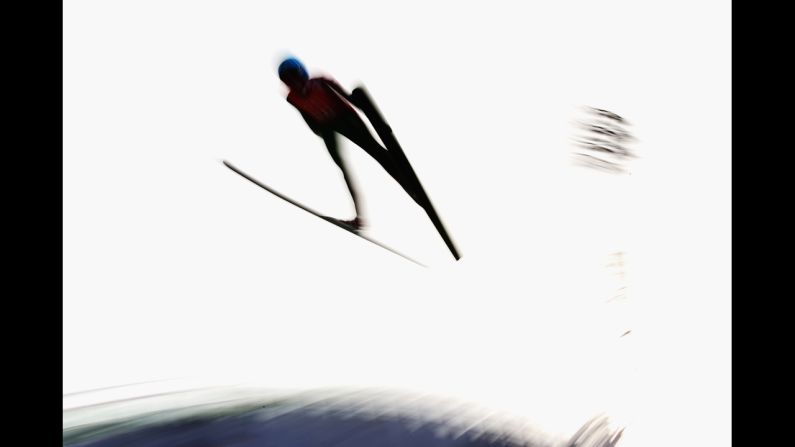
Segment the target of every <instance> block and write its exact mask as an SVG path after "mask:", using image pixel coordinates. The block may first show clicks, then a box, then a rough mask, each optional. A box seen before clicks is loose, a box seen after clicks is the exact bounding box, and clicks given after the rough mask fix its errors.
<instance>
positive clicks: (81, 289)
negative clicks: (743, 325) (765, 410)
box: [63, 0, 731, 446]
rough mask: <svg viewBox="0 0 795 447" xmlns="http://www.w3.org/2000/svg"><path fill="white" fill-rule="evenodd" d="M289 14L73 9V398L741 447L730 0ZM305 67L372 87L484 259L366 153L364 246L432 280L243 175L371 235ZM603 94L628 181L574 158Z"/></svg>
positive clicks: (442, 209) (67, 341)
mask: <svg viewBox="0 0 795 447" xmlns="http://www.w3.org/2000/svg"><path fill="white" fill-rule="evenodd" d="M278 3H279V4H280V6H275V5H276V4H277V2H256V1H224V2H222V1H162V0H161V1H144V0H137V1H126V2H122V1H114V2H108V1H67V2H65V4H64V371H63V373H64V392H65V393H68V392H72V391H79V390H83V389H90V388H97V387H103V386H110V385H119V384H125V383H133V382H139V381H145V380H155V379H163V378H173V377H204V378H207V380H208V381H214V382H218V381H234V380H247V381H257V382H259V383H262V384H264V385H268V386H325V385H392V386H403V387H410V388H416V389H429V390H434V391H438V392H445V393H451V394H458V395H465V396H469V397H475V398H478V399H482V400H483V401H485V402H489V403H492V404H494V405H497V406H501V407H504V408H508V409H510V410H512V411H517V412H520V413H522V414H526V415H527V416H528V418H530V419H531V420H533V421H535V422H537V423H538V424H539V425H540V426H541V427H542V428H546V429H548V430H550V431H553V432H555V431H557V432H562V433H567V432H572V431H574V430H576V429H577V428H578V427H579V426H580V425H581V424H582V423H584V422H585V420H586V419H587V418H589V417H591V416H593V415H595V413H597V412H599V411H602V410H604V411H608V412H610V414H613V415H615V417H616V418H617V419H619V420H622V421H625V422H627V423H630V424H631V427H630V429H628V430H627V435H626V437H625V440H626V445H635V444H642V445H646V446H652V445H667V444H670V442H671V441H672V440H674V439H676V440H677V441H676V442H677V445H683V444H688V441H690V442H692V445H702V444H704V443H705V442H706V441H709V445H728V444H729V443H730V435H729V423H730V397H731V396H730V380H731V376H730V360H731V352H730V329H731V327H730V320H729V319H730V315H731V307H730V296H731V289H730V282H729V275H730V273H731V245H730V235H731V220H730V215H731V202H730V199H731V184H730V181H731V176H730V167H731V155H730V149H731V139H730V125H731V96H730V87H731V71H730V67H731V47H730V44H731V36H730V32H731V28H730V18H731V10H730V6H729V3H728V2H715V1H712V2H686V1H669V2H656V3H648V2H631V1H620V2H619V1H606V2H588V1H557V2H534V4H532V5H531V4H529V2H514V1H491V2H465V1H457V2H453V1H437V2H421V1H411V2H408V1H404V2H392V3H390V4H386V3H384V4H378V5H376V4H377V3H381V2H366V1H358V2H355V1H336V2H323V1H304V2H300V3H297V2H278ZM487 3H488V6H486V5H487ZM287 53H290V54H294V55H296V56H298V57H299V58H301V59H302V60H303V61H304V62H305V63H306V65H307V67H308V68H309V70H310V72H311V73H312V74H320V73H325V74H330V75H331V76H333V77H334V78H336V79H337V80H338V81H340V82H341V83H342V84H343V85H344V86H346V87H348V88H349V89H352V88H353V87H355V86H356V85H358V83H360V82H363V83H364V84H365V85H366V87H367V88H368V90H369V91H370V93H371V94H372V96H373V97H374V99H375V101H376V102H377V104H378V105H379V107H380V109H381V111H382V112H383V113H384V115H385V116H386V118H387V120H388V121H389V122H390V124H391V125H392V127H393V129H394V131H395V134H396V136H397V138H398V140H399V141H400V142H401V144H402V146H403V148H404V150H405V152H406V154H407V156H408V158H409V160H410V161H411V162H412V164H413V165H414V168H415V170H416V172H417V174H418V175H419V177H420V179H421V180H422V182H423V184H424V186H425V188H426V190H427V192H428V194H429V195H430V197H431V199H432V201H433V202H434V204H435V206H436V208H437V210H438V212H439V214H440V215H441V217H442V219H443V221H444V222H445V224H446V226H447V227H448V229H449V231H450V233H451V234H452V237H453V239H454V240H455V241H456V243H457V244H458V246H459V248H460V250H461V252H462V254H463V259H462V260H461V261H459V262H454V261H453V258H452V256H450V254H449V252H447V249H446V247H445V246H444V244H443V242H442V240H441V239H440V238H439V237H438V235H437V234H436V232H435V230H434V228H433V226H432V225H431V223H430V221H429V220H428V219H427V217H426V216H425V215H424V213H423V212H422V211H421V210H420V209H419V208H418V207H416V206H415V205H413V204H412V203H411V201H410V199H409V198H408V197H406V196H405V194H404V193H403V192H402V190H401V189H400V187H399V186H397V184H396V183H394V182H393V181H392V180H391V179H389V178H388V177H387V175H386V174H385V173H384V172H382V171H381V170H380V168H378V166H377V164H376V163H375V162H374V161H373V160H371V159H369V158H368V156H367V155H366V154H365V153H364V152H363V151H361V150H359V149H358V148H356V147H355V146H354V145H353V144H351V143H349V142H347V140H344V141H345V142H344V143H343V145H344V146H345V149H344V151H345V154H346V156H348V158H349V160H350V161H349V163H350V164H351V166H352V170H353V171H354V175H355V177H356V179H357V181H358V184H359V185H360V188H361V190H362V191H363V194H364V198H365V201H366V202H365V203H366V206H367V213H368V214H367V217H368V218H369V219H368V220H369V223H370V224H371V229H370V230H369V231H370V233H369V234H371V235H372V236H373V237H375V238H377V239H379V240H381V241H383V242H385V243H387V244H388V245H391V246H393V247H394V248H396V249H397V250H399V251H402V252H405V253H406V254H408V255H409V256H413V257H415V258H417V259H418V260H420V261H422V262H424V263H426V264H428V265H429V266H430V268H427V269H424V268H421V267H418V266H416V265H414V264H411V263H409V262H407V261H405V260H403V259H402V258H399V257H397V256H395V255H393V254H391V253H389V252H387V251H385V250H383V249H380V248H378V247H376V246H374V245H372V244H369V243H367V242H365V241H363V240H361V239H359V238H356V237H355V236H352V235H350V234H348V233H346V232H344V231H341V230H339V229H337V228H335V227H333V226H331V225H329V224H327V223H324V222H322V221H321V220H319V219H317V218H315V217H312V216H311V215H309V214H307V213H305V212H303V211H301V210H299V209H297V208H295V207H292V206H291V205H289V204H287V203H285V202H282V201H281V200H279V199H277V198H275V197H273V196H271V195H270V194H268V193H267V192H265V191H263V190H261V189H259V188H257V187H256V186H254V185H252V184H251V183H249V182H247V181H245V180H244V179H242V178H240V177H239V176H237V175H236V174H234V173H232V172H231V171H229V170H228V169H226V168H225V167H223V165H221V164H220V160H221V159H227V160H229V161H231V162H232V163H234V164H235V165H236V166H238V167H239V168H241V169H243V170H244V171H246V172H248V173H250V174H252V175H253V176H255V177H257V178H258V179H260V180H261V181H263V182H265V183H266V184H269V185H270V186H272V187H274V188H276V189H277V190H279V191H281V192H283V193H285V194H287V195H289V196H291V197H293V198H295V199H297V200H299V201H301V202H303V203H305V204H307V205H309V206H310V207H313V208H315V209H318V210H320V211H322V212H326V213H328V214H331V215H336V216H338V217H342V218H348V217H351V213H352V206H351V204H350V202H349V199H348V196H347V193H346V191H345V186H344V183H343V182H342V178H341V176H340V174H339V171H338V170H337V169H336V167H335V166H334V164H333V163H332V162H331V159H330V157H329V156H328V154H327V152H326V150H325V148H324V146H323V143H322V141H321V140H320V139H318V138H317V137H315V136H314V135H313V134H311V132H309V130H308V129H307V128H306V125H305V124H304V122H303V120H302V119H301V118H300V115H299V114H298V113H297V112H296V111H295V110H294V109H292V107H291V106H290V105H288V104H287V103H286V102H285V101H284V94H285V89H284V87H283V86H282V85H281V84H280V82H279V80H278V77H277V76H276V74H275V69H276V65H277V64H278V61H279V58H280V57H281V56H282V55H284V54H287ZM585 105H589V106H594V107H599V108H603V109H607V110H610V111H613V112H616V113H618V114H620V115H622V116H624V117H626V118H627V119H628V120H629V121H630V122H631V124H632V126H631V127H630V130H631V132H632V133H633V134H634V135H635V136H636V137H637V138H638V142H637V143H636V144H635V145H634V148H635V149H636V150H637V152H638V153H639V155H640V156H641V157H642V158H641V159H639V160H637V161H636V162H634V163H633V165H632V172H633V173H632V176H623V177H616V176H610V175H607V174H602V173H597V172H594V171H589V170H586V169H583V168H577V167H574V166H572V164H571V163H570V154H571V151H572V150H573V146H572V144H571V139H572V137H574V136H575V134H576V133H577V128H576V126H575V124H574V122H575V120H576V119H577V118H578V116H579V114H580V113H581V112H580V109H579V108H580V107H581V106H585ZM616 251H624V252H626V256H627V258H626V261H627V275H628V276H627V278H628V281H629V284H628V286H629V289H628V290H629V293H628V297H629V299H628V300H627V301H626V302H623V303H612V304H606V303H605V301H606V300H607V299H608V298H609V297H610V296H611V294H612V293H613V291H614V289H615V287H617V283H616V281H615V278H614V277H613V276H611V275H612V272H611V271H610V270H609V269H607V268H606V267H605V265H606V264H607V262H608V261H609V255H610V253H612V252H616ZM628 329H631V330H632V334H630V335H628V336H626V337H623V338H619V336H620V335H621V334H622V333H623V332H624V331H625V330H628ZM663 429H665V430H667V431H665V432H660V430H663ZM688 445H689V444H688Z"/></svg>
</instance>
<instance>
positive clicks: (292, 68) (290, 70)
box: [279, 57, 309, 81]
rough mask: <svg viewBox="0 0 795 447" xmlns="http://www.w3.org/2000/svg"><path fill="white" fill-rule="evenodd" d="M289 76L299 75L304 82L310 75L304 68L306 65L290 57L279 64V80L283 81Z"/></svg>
mask: <svg viewBox="0 0 795 447" xmlns="http://www.w3.org/2000/svg"><path fill="white" fill-rule="evenodd" d="M288 74H294V75H297V76H299V77H300V78H301V79H304V80H306V79H309V74H308V73H307V71H306V68H304V64H302V63H301V61H299V60H298V59H296V58H294V57H289V58H287V59H285V60H284V61H282V63H281V64H279V79H281V80H282V81H283V80H284V78H285V76H286V75H288Z"/></svg>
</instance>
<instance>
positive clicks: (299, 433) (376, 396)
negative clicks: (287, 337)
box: [63, 387, 623, 447]
mask: <svg viewBox="0 0 795 447" xmlns="http://www.w3.org/2000/svg"><path fill="white" fill-rule="evenodd" d="M622 431H623V430H615V429H614V428H611V427H610V423H609V421H608V419H607V418H606V417H598V418H594V419H593V420H591V421H589V422H588V423H587V424H586V425H585V426H584V427H583V428H582V429H580V430H579V431H578V432H577V433H575V434H574V436H573V437H572V438H571V439H552V437H551V436H550V435H548V434H546V433H544V432H543V431H542V430H541V429H539V428H537V427H533V426H531V424H529V423H528V422H527V421H524V420H522V419H521V418H517V417H515V416H511V415H508V414H505V413H502V412H495V411H493V410H489V409H486V408H483V407H480V406H478V405H475V404H472V403H466V402H462V401H457V400H454V399H446V398H440V397H438V396H431V395H422V394H416V393H415V394H411V393H406V392H398V391H387V390H383V389H382V390H337V389H335V390H311V391H300V392H298V391H290V392H285V391H281V392H276V391H264V390H258V389H243V388H232V387H224V388H214V389H209V388H208V389H203V390H193V391H182V392H173V393H159V394H157V395H152V396H146V397H138V398H135V399H122V400H116V401H112V402H105V403H98V404H92V405H86V406H82V407H77V408H71V409H65V410H64V428H63V445H64V446H65V447H121V446H127V447H137V446H148V447H166V446H168V447H203V446H208V447H209V446H219V447H220V446H224V447H233V446H234V447H254V446H257V447H266V446H279V447H310V446H311V447H317V446H321V447H323V446H329V447H330V446H350V447H360V446H361V447H364V446H377V445H387V446H416V447H423V446H427V447H447V446H450V447H452V446H457V447H463V446H484V447H485V446H506V447H513V446H516V447H518V446H527V447H529V446H533V447H612V446H614V445H616V442H617V441H618V440H619V439H620V437H621V434H622Z"/></svg>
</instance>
